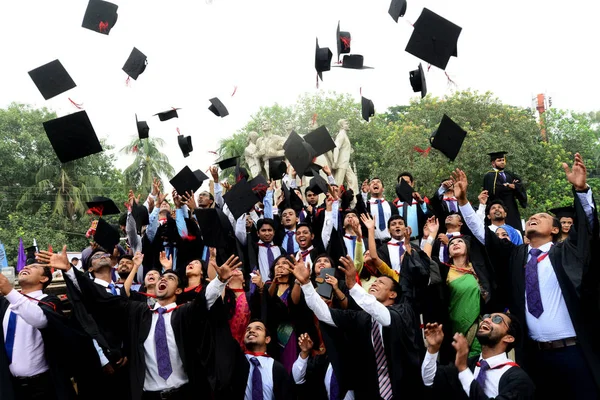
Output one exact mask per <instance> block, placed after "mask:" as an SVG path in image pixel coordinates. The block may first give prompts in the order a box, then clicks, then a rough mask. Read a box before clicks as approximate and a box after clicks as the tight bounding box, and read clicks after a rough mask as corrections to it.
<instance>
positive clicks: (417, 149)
mask: <svg viewBox="0 0 600 400" xmlns="http://www.w3.org/2000/svg"><path fill="white" fill-rule="evenodd" d="M413 148H414V149H415V151H416V152H418V153H421V154H425V155H426V156H428V155H429V152H430V151H431V146H429V147H428V148H426V149H425V150H423V149H422V148H420V147H419V146H415V147H413Z"/></svg>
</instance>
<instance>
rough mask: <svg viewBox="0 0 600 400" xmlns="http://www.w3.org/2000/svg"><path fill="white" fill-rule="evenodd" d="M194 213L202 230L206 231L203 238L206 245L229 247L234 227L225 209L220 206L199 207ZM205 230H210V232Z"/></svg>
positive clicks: (218, 247)
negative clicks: (228, 243)
mask: <svg viewBox="0 0 600 400" xmlns="http://www.w3.org/2000/svg"><path fill="white" fill-rule="evenodd" d="M194 215H195V216H196V219H197V221H198V226H199V227H200V231H201V232H203V233H204V234H203V235H202V240H203V241H204V245H205V246H208V247H215V248H217V249H223V248H225V247H227V242H228V239H229V237H230V236H231V235H230V234H231V233H232V230H233V228H232V227H231V222H229V219H228V218H227V216H226V215H225V214H224V213H223V211H221V210H220V209H218V208H199V209H196V211H194ZM205 232H209V234H206V233H205Z"/></svg>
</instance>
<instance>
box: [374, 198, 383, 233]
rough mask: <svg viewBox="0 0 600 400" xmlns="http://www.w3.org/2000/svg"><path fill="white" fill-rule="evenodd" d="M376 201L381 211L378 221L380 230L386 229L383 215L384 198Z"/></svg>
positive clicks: (378, 209)
mask: <svg viewBox="0 0 600 400" xmlns="http://www.w3.org/2000/svg"><path fill="white" fill-rule="evenodd" d="M375 203H376V204H377V212H378V213H379V217H377V219H378V223H379V230H380V231H381V232H383V231H385V217H384V215H383V204H382V203H383V201H382V200H375Z"/></svg>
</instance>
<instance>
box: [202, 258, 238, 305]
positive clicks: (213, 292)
mask: <svg viewBox="0 0 600 400" xmlns="http://www.w3.org/2000/svg"><path fill="white" fill-rule="evenodd" d="M241 266H242V263H241V261H239V258H238V257H237V256H233V255H232V256H231V257H229V258H228V259H227V261H225V263H224V264H223V265H221V266H220V267H217V275H218V276H217V278H216V279H213V280H212V281H210V283H209V284H208V286H207V287H206V308H207V309H209V310H210V308H211V307H212V306H213V304H215V302H216V301H217V299H218V298H219V295H220V294H221V293H223V289H225V286H226V285H227V282H228V281H229V278H231V275H232V274H233V271H234V270H236V269H238V268H240V267H241Z"/></svg>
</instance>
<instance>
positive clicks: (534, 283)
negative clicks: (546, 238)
mask: <svg viewBox="0 0 600 400" xmlns="http://www.w3.org/2000/svg"><path fill="white" fill-rule="evenodd" d="M529 254H530V255H531V258H530V259H529V261H528V262H527V264H526V265H525V294H526V295H527V309H528V310H529V313H530V314H531V315H533V316H534V317H536V318H539V317H540V315H542V313H543V312H544V305H543V304H542V295H541V294H540V281H539V277H538V268H537V267H538V259H537V258H538V257H539V255H540V254H542V251H541V250H540V249H531V250H529Z"/></svg>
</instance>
